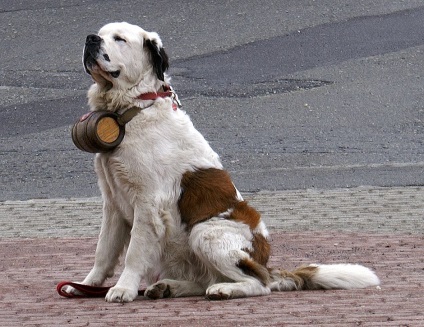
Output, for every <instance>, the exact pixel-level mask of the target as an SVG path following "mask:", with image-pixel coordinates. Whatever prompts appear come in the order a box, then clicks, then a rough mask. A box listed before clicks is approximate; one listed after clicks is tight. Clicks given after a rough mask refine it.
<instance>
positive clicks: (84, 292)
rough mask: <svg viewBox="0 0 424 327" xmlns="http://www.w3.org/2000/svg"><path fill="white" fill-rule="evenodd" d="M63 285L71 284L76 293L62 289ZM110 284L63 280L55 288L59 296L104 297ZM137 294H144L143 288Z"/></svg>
mask: <svg viewBox="0 0 424 327" xmlns="http://www.w3.org/2000/svg"><path fill="white" fill-rule="evenodd" d="M65 286H72V287H73V288H75V289H76V290H77V291H78V294H75V293H69V292H66V291H65V290H64V288H65ZM110 288H111V286H109V287H106V286H89V285H83V284H79V283H73V282H67V281H63V282H60V283H59V284H57V287H56V290H57V292H58V293H59V295H60V296H63V297H67V298H84V297H105V296H106V294H107V292H108V291H109V289H110ZM138 295H139V296H142V295H144V290H139V291H138Z"/></svg>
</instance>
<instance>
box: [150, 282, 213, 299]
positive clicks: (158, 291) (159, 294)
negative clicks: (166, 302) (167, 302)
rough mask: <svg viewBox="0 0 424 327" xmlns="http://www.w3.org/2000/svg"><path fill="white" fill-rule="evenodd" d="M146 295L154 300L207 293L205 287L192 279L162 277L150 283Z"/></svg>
mask: <svg viewBox="0 0 424 327" xmlns="http://www.w3.org/2000/svg"><path fill="white" fill-rule="evenodd" d="M144 295H145V296H147V297H148V298H150V299H153V300H156V299H161V298H166V297H184V296H200V295H205V288H203V287H202V286H201V285H199V284H197V283H195V282H191V281H179V280H173V279H162V280H160V281H158V282H157V283H154V284H153V285H150V286H149V287H148V288H147V289H146V291H145V293H144Z"/></svg>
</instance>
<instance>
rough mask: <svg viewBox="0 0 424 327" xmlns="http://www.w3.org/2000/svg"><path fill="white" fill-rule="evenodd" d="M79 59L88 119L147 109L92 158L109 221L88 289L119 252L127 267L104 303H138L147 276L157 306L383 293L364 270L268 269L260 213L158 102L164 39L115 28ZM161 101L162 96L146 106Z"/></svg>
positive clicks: (174, 113)
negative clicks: (170, 301)
mask: <svg viewBox="0 0 424 327" xmlns="http://www.w3.org/2000/svg"><path fill="white" fill-rule="evenodd" d="M83 61H84V67H85V70H86V71H87V73H89V74H90V75H91V76H92V78H93V80H94V84H93V85H92V86H91V88H90V90H89V92H88V98H89V104H90V107H91V110H93V111H95V110H105V109H106V110H110V111H114V112H118V113H123V112H125V111H126V110H127V109H128V108H130V107H134V106H137V107H139V108H142V109H143V110H141V111H140V113H139V114H137V115H136V116H135V117H134V118H133V119H132V120H131V121H130V122H129V123H128V124H127V125H126V135H125V138H124V140H123V141H122V143H121V144H120V145H119V146H118V147H117V148H116V149H115V150H113V151H112V152H109V153H101V154H97V155H96V158H95V169H96V172H97V175H98V179H99V185H100V189H101V192H102V197H103V201H104V204H103V221H102V227H101V231H100V236H99V240H98V244H97V250H96V255H95V263H94V267H93V268H92V270H91V272H90V273H89V274H88V276H87V277H86V278H85V279H84V281H83V284H86V285H96V286H99V285H101V284H103V282H104V281H105V280H106V278H108V277H111V276H113V275H114V269H115V266H116V265H117V263H118V259H119V256H120V254H121V253H122V252H123V251H124V248H127V251H126V255H125V267H124V270H123V272H122V274H121V276H120V278H119V280H118V282H117V283H116V285H115V286H114V287H112V288H111V289H110V290H109V292H108V294H107V295H106V300H107V301H110V302H129V301H132V300H134V298H135V297H136V296H137V290H138V288H139V285H140V282H141V280H142V279H144V280H145V281H146V282H147V283H148V285H150V286H148V288H147V290H146V292H145V295H146V296H147V297H149V298H152V299H158V298H163V297H180V296H198V295H205V296H206V297H207V298H208V299H211V300H221V299H231V298H240V297H247V296H258V295H266V294H270V292H271V291H290V290H304V289H309V290H310V289H334V288H339V289H351V288H362V287H368V286H373V285H378V284H379V279H378V278H377V276H376V275H375V274H374V273H373V272H372V271H371V270H369V269H368V268H366V267H364V266H361V265H353V264H334V265H309V266H303V267H300V268H298V269H296V270H295V271H293V272H287V271H284V270H280V269H270V268H268V267H267V262H268V258H269V255H270V245H269V243H268V231H267V229H266V227H265V224H264V223H263V221H262V220H261V217H260V215H259V213H258V212H257V211H256V210H255V209H253V208H252V207H250V206H249V205H248V204H247V203H246V201H244V200H243V198H242V196H241V195H240V193H239V192H238V191H237V189H236V188H235V186H234V184H233V183H232V181H231V179H230V176H229V175H228V173H227V172H226V171H225V170H223V167H222V164H221V162H220V159H219V156H218V155H217V154H216V153H215V152H214V151H213V150H212V148H211V147H210V146H209V144H208V142H207V141H206V140H205V139H204V138H203V136H202V135H201V134H200V133H199V132H198V131H197V130H196V129H195V128H194V126H193V124H192V122H191V121H190V118H189V116H188V115H187V114H186V113H185V112H184V111H182V110H181V109H179V108H176V106H175V102H176V100H175V97H174V96H169V95H170V94H168V93H166V92H165V93H163V92H164V90H168V89H169V88H168V85H169V81H170V79H169V77H168V76H167V75H166V73H165V71H166V70H167V68H168V57H167V55H166V53H165V51H164V50H163V47H162V42H161V39H160V38H159V36H158V34H156V33H152V32H146V31H145V30H143V29H142V28H140V27H138V26H135V25H130V24H128V23H112V24H108V25H106V26H104V27H103V28H101V29H100V31H99V33H98V34H97V35H89V36H88V37H87V41H86V45H85V49H84V56H83ZM161 92H162V93H161ZM156 93H157V94H158V95H160V94H166V95H165V96H158V97H157V98H156V97H151V95H152V94H156ZM171 93H172V92H171ZM146 94H147V95H149V96H145V95H146ZM172 95H174V94H173V93H172ZM68 291H71V292H72V291H74V292H76V291H75V290H73V289H72V288H70V289H69V290H68Z"/></svg>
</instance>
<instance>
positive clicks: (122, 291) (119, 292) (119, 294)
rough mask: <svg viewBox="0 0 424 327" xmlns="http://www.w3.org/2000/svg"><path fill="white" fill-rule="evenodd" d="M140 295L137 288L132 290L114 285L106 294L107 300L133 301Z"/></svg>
mask: <svg viewBox="0 0 424 327" xmlns="http://www.w3.org/2000/svg"><path fill="white" fill-rule="evenodd" d="M137 295H138V291H137V290H135V291H134V290H131V289H127V288H122V287H116V286H115V287H112V288H111V289H110V290H109V291H108V292H107V294H106V297H105V300H106V301H107V302H121V303H123V302H132V301H133V300H134V299H135V298H136V297H137Z"/></svg>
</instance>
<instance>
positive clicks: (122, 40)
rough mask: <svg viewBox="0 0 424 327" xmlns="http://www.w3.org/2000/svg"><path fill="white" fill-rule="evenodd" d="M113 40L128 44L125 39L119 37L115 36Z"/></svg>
mask: <svg viewBox="0 0 424 327" xmlns="http://www.w3.org/2000/svg"><path fill="white" fill-rule="evenodd" d="M113 39H114V40H115V41H116V42H127V40H125V39H123V38H122V37H120V36H119V35H115V36H114V37H113Z"/></svg>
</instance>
